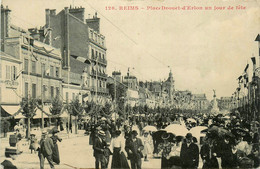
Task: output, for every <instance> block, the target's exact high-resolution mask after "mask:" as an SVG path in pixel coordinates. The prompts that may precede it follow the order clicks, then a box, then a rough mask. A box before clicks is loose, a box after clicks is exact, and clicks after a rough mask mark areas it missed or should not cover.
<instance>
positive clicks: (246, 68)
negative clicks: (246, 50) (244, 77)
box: [244, 64, 249, 72]
mask: <svg viewBox="0 0 260 169" xmlns="http://www.w3.org/2000/svg"><path fill="white" fill-rule="evenodd" d="M248 67H249V64H247V65H246V67H245V70H244V72H247V69H248Z"/></svg>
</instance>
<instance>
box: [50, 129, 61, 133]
mask: <svg viewBox="0 0 260 169" xmlns="http://www.w3.org/2000/svg"><path fill="white" fill-rule="evenodd" d="M58 132H60V131H59V130H58V129H56V128H54V129H53V130H52V134H55V133H58Z"/></svg>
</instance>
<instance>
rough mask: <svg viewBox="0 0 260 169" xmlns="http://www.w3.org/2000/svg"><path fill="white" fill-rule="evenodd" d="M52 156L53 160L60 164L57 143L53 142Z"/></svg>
mask: <svg viewBox="0 0 260 169" xmlns="http://www.w3.org/2000/svg"><path fill="white" fill-rule="evenodd" d="M52 158H53V162H55V163H57V164H60V154H59V148H58V144H54V148H53V153H52Z"/></svg>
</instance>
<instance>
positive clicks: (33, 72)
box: [1, 6, 62, 110]
mask: <svg viewBox="0 0 260 169" xmlns="http://www.w3.org/2000/svg"><path fill="white" fill-rule="evenodd" d="M1 14H2V15H1V20H2V21H4V22H2V23H3V24H1V27H3V28H4V29H1V35H2V37H1V41H2V45H1V47H2V48H1V50H2V51H3V52H4V53H6V54H7V55H9V56H12V57H13V59H12V60H14V59H15V60H16V62H17V63H18V62H19V63H21V65H20V66H19V68H18V67H17V70H14V68H11V66H10V70H9V68H8V67H6V70H5V71H6V72H10V71H14V72H17V74H18V72H20V73H21V76H20V77H19V78H21V80H20V82H19V88H20V91H21V92H20V100H19V99H18V100H19V101H18V100H17V101H16V103H17V102H20V101H21V98H24V97H31V98H36V99H41V100H42V102H43V103H50V102H51V100H52V99H53V98H54V97H56V96H58V97H60V96H61V92H62V86H61V85H62V78H61V60H62V58H61V54H60V50H59V49H57V48H55V47H52V46H50V45H47V44H45V43H42V42H40V41H38V40H35V39H33V37H31V36H30V33H29V32H28V31H26V30H24V29H22V28H20V27H17V26H15V25H12V24H11V23H10V10H9V9H6V8H4V7H3V6H2V7H1ZM1 58H2V57H1ZM18 69H19V70H18ZM16 84H17V83H16ZM5 91H7V90H5ZM46 110H48V109H46Z"/></svg>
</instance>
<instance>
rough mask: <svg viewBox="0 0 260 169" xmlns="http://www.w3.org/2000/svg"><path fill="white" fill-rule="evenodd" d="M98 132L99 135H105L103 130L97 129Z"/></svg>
mask: <svg viewBox="0 0 260 169" xmlns="http://www.w3.org/2000/svg"><path fill="white" fill-rule="evenodd" d="M98 134H99V135H101V136H105V135H106V133H105V132H104V131H103V130H100V131H98Z"/></svg>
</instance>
